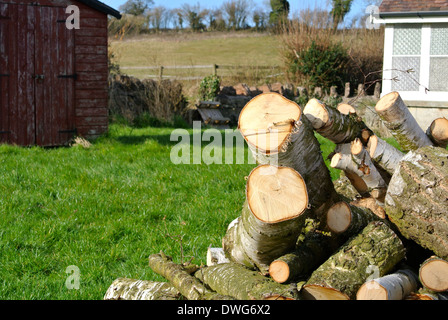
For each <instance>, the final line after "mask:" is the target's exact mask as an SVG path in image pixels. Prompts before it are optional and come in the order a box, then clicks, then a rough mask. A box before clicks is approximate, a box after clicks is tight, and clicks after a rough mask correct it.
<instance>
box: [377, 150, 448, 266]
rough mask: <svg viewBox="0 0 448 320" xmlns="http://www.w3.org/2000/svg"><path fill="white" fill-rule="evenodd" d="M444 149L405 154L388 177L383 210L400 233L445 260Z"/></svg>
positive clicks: (447, 175)
mask: <svg viewBox="0 0 448 320" xmlns="http://www.w3.org/2000/svg"><path fill="white" fill-rule="evenodd" d="M447 191H448V150H445V149H442V148H439V147H434V146H428V147H423V148H419V149H417V150H415V151H410V152H409V153H407V154H406V155H405V156H404V157H403V159H402V160H401V161H400V163H399V166H398V167H397V169H396V171H395V173H394V175H393V176H392V179H391V180H390V183H389V186H388V189H387V196H386V206H385V209H386V213H387V215H388V217H389V219H390V220H391V221H392V222H393V223H394V224H395V225H396V226H397V228H398V230H399V231H400V233H401V234H402V235H403V236H404V237H406V238H408V239H411V240H413V241H415V242H417V243H418V244H420V245H421V246H422V247H424V248H426V249H429V250H431V251H432V252H434V254H435V255H437V256H439V257H440V258H442V259H445V260H446V259H448V197H447Z"/></svg>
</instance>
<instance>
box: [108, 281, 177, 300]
mask: <svg viewBox="0 0 448 320" xmlns="http://www.w3.org/2000/svg"><path fill="white" fill-rule="evenodd" d="M182 298H183V297H182V295H181V294H180V292H179V290H177V289H176V288H175V287H174V286H173V285H171V284H170V283H168V282H157V281H147V280H136V279H128V278H118V279H116V280H115V281H114V282H112V284H111V285H110V287H109V288H108V289H107V292H106V294H105V295H104V300H181V299H182Z"/></svg>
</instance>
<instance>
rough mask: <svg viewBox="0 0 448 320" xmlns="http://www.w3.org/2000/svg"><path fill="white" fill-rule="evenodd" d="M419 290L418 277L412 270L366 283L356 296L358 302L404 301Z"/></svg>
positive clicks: (399, 271)
mask: <svg viewBox="0 0 448 320" xmlns="http://www.w3.org/2000/svg"><path fill="white" fill-rule="evenodd" d="M417 289H418V276H417V275H416V274H415V273H414V272H413V271H412V270H410V269H400V270H398V271H396V272H394V273H392V274H388V275H385V276H383V277H380V278H376V279H372V280H369V281H367V282H365V283H364V284H363V285H362V286H361V287H360V288H359V290H358V292H357V294H356V299H357V300H403V299H405V298H406V297H407V296H408V295H410V294H411V293H412V292H414V291H416V290H417Z"/></svg>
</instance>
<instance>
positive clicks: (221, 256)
mask: <svg viewBox="0 0 448 320" xmlns="http://www.w3.org/2000/svg"><path fill="white" fill-rule="evenodd" d="M227 262H230V260H229V259H227V257H226V253H225V252H224V249H223V248H212V247H209V248H208V249H207V266H214V265H215V264H219V263H227Z"/></svg>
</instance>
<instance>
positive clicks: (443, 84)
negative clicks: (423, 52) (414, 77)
mask: <svg viewBox="0 0 448 320" xmlns="http://www.w3.org/2000/svg"><path fill="white" fill-rule="evenodd" d="M429 90H432V91H448V57H433V58H431V62H430V68H429Z"/></svg>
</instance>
